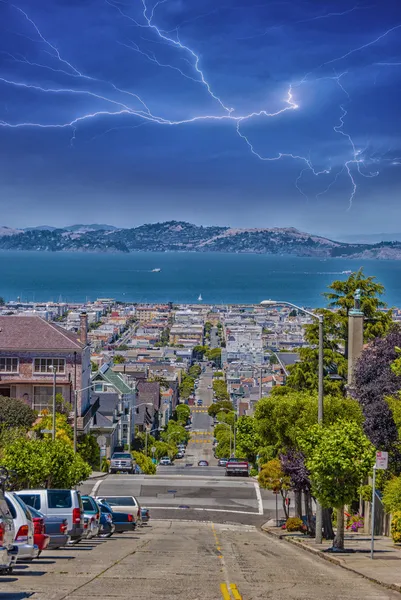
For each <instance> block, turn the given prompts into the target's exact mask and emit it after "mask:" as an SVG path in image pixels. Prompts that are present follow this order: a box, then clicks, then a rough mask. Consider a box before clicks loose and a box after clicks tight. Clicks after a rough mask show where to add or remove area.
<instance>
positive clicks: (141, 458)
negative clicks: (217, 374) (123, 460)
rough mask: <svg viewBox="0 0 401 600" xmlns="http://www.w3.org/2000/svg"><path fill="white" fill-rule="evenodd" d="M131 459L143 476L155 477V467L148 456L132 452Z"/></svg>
mask: <svg viewBox="0 0 401 600" xmlns="http://www.w3.org/2000/svg"><path fill="white" fill-rule="evenodd" d="M132 458H133V459H134V460H135V461H136V464H137V465H138V467H140V469H141V470H142V472H143V473H145V475H156V465H155V464H154V463H153V462H152V459H151V458H149V456H146V454H142V452H136V451H134V452H132Z"/></svg>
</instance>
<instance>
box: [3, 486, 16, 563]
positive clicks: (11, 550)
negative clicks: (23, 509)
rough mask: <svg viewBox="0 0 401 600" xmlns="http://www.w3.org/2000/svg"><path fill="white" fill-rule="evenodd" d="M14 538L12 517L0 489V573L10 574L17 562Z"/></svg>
mask: <svg viewBox="0 0 401 600" xmlns="http://www.w3.org/2000/svg"><path fill="white" fill-rule="evenodd" d="M14 538H15V526H14V519H13V516H12V514H11V512H10V510H9V508H8V505H7V502H6V500H5V498H4V494H3V492H2V491H1V490H0V575H10V574H11V573H12V570H13V567H14V565H15V563H16V562H17V555H18V547H17V546H16V545H15V544H14Z"/></svg>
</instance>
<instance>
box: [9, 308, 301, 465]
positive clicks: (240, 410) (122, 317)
mask: <svg viewBox="0 0 401 600" xmlns="http://www.w3.org/2000/svg"><path fill="white" fill-rule="evenodd" d="M309 322H310V318H309V317H308V316H305V315H303V314H302V313H297V311H294V310H291V309H289V308H285V307H272V308H268V309H266V308H265V307H262V306H249V305H244V306H238V305H237V306H208V305H203V304H201V305H199V304H198V305H173V304H167V305H164V304H153V305H148V304H136V305H133V304H131V305H130V304H122V303H117V302H116V301H115V300H113V299H111V298H99V299H98V300H96V301H95V302H91V303H82V304H68V303H63V302H60V303H54V302H52V303H33V302H32V303H23V302H18V301H16V302H8V303H7V304H5V305H4V306H2V307H1V309H0V327H1V334H0V356H1V357H4V358H3V361H6V362H5V363H4V364H6V363H7V365H6V371H4V370H3V373H7V374H4V375H3V374H2V375H1V379H0V395H2V396H6V397H12V398H19V399H22V400H24V401H25V402H27V403H28V404H29V405H30V406H31V407H32V408H33V409H34V410H37V411H41V410H43V409H45V408H47V409H49V410H51V406H52V393H53V378H52V375H53V369H54V368H55V371H56V372H55V381H56V393H57V394H61V395H62V396H63V398H64V399H66V400H67V401H68V402H69V403H70V404H71V405H73V404H74V395H75V394H76V396H77V413H78V414H77V423H78V431H79V432H83V433H88V432H95V433H98V434H99V437H100V438H101V440H102V441H103V446H102V448H101V450H102V455H103V456H107V457H110V456H111V455H112V453H113V452H114V450H115V448H117V447H121V446H124V445H125V444H127V443H128V436H129V435H130V432H131V435H132V436H134V434H135V431H138V432H141V431H145V430H146V429H149V430H151V429H152V430H154V429H158V428H159V427H164V426H166V425H167V423H168V421H169V420H170V419H171V417H172V415H173V413H174V410H175V408H176V406H177V404H178V403H179V402H180V401H186V402H187V403H188V404H189V405H191V404H194V402H195V396H194V394H193V393H192V394H191V395H190V396H189V397H188V398H181V397H180V385H181V382H182V380H183V376H185V374H186V373H187V372H188V369H189V368H190V367H191V365H192V364H193V363H194V362H195V361H196V360H198V359H199V358H202V357H203V354H204V353H205V352H207V351H210V352H211V355H212V357H213V362H214V363H215V364H216V367H219V368H221V369H222V370H223V372H224V379H225V382H226V385H227V392H228V395H229V399H230V400H231V401H232V403H233V405H234V407H235V410H236V412H237V415H238V416H243V415H252V414H253V412H254V407H255V404H256V402H257V401H258V400H259V399H260V398H261V397H264V396H266V395H268V394H269V393H270V391H271V390H272V388H273V387H275V386H280V385H283V384H284V383H285V379H286V376H287V374H288V366H289V365H291V364H294V363H295V362H296V361H297V360H298V353H297V350H298V349H299V348H302V347H303V346H305V344H306V343H305V339H304V330H303V327H304V325H305V324H307V323H309ZM33 339H34V340H35V342H34V344H33V345H32V340H33ZM38 340H40V343H39V344H38ZM16 342H17V343H16ZM38 348H40V352H38V351H37V350H38ZM10 350H12V357H9V356H7V354H10V352H9V351H10ZM199 350H201V353H199ZM27 355H30V356H31V357H32V360H33V361H34V365H35V366H34V369H33V371H30V372H28V370H27V369H26V368H25V366H23V365H25V363H26V359H27ZM42 357H43V358H42ZM10 361H11V363H10V365H8V363H9V362H10ZM105 440H106V441H105Z"/></svg>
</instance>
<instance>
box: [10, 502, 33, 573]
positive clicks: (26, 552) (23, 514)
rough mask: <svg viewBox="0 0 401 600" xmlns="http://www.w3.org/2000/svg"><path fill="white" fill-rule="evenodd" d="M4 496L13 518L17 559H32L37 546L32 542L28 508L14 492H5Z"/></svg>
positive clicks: (30, 516) (30, 519) (31, 525)
mask: <svg viewBox="0 0 401 600" xmlns="http://www.w3.org/2000/svg"><path fill="white" fill-rule="evenodd" d="M4 496H5V499H6V502H7V506H8V509H9V511H10V513H11V515H12V518H13V520H14V527H15V540H14V543H15V545H16V546H17V547H18V555H17V560H18V561H20V560H33V559H34V558H36V557H37V556H38V554H39V548H38V546H36V545H35V543H34V539H33V534H34V527H33V520H32V515H31V513H30V511H29V508H28V507H27V505H26V504H25V502H23V501H22V500H21V498H19V497H18V496H17V494H15V493H14V492H5V494H4Z"/></svg>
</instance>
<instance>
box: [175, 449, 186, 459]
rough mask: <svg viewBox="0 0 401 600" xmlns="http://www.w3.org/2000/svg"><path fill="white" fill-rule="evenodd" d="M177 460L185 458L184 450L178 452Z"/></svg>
mask: <svg viewBox="0 0 401 600" xmlns="http://www.w3.org/2000/svg"><path fill="white" fill-rule="evenodd" d="M175 457H176V458H184V453H183V452H182V450H178V452H177V454H176V455H175Z"/></svg>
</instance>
